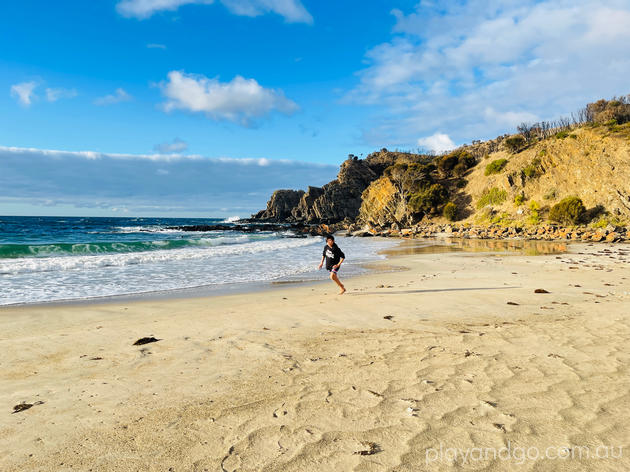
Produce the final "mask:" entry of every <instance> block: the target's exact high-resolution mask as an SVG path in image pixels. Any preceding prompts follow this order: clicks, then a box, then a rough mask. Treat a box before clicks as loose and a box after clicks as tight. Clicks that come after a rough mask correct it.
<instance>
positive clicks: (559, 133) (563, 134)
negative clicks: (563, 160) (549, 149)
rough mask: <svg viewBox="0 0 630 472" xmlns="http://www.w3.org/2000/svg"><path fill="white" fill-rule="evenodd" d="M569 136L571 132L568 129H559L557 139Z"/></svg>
mask: <svg viewBox="0 0 630 472" xmlns="http://www.w3.org/2000/svg"><path fill="white" fill-rule="evenodd" d="M568 136H569V132H568V131H559V132H557V133H556V138H557V139H564V138H567V137H568Z"/></svg>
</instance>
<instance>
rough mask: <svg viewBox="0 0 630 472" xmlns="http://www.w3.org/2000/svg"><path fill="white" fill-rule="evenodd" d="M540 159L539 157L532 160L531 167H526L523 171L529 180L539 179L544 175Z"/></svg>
mask: <svg viewBox="0 0 630 472" xmlns="http://www.w3.org/2000/svg"><path fill="white" fill-rule="evenodd" d="M540 164H541V162H540V159H538V158H537V157H536V158H534V159H533V160H532V162H531V163H529V165H526V166H525V167H523V168H522V169H521V173H522V174H523V175H524V176H525V177H527V178H528V179H533V178H535V177H539V176H540V175H541V174H542V168H541V167H540Z"/></svg>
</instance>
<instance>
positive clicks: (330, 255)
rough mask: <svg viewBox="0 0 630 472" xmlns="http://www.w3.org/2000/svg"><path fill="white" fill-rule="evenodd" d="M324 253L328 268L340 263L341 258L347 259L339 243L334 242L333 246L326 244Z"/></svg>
mask: <svg viewBox="0 0 630 472" xmlns="http://www.w3.org/2000/svg"><path fill="white" fill-rule="evenodd" d="M322 255H323V256H324V257H325V258H326V270H330V269H332V267H333V266H334V265H337V264H339V261H340V260H341V258H343V259H345V258H346V255H345V254H344V253H343V251H342V250H341V249H339V246H337V244H334V243H333V247H328V244H326V245H325V246H324V252H323V253H322Z"/></svg>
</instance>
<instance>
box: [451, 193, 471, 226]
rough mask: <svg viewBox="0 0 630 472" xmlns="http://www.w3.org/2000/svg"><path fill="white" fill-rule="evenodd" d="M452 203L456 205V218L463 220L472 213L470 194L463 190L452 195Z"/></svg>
mask: <svg viewBox="0 0 630 472" xmlns="http://www.w3.org/2000/svg"><path fill="white" fill-rule="evenodd" d="M453 203H454V204H455V205H456V206H457V219H458V220H464V219H466V218H468V217H469V216H471V215H472V214H473V209H472V206H471V204H472V195H469V194H467V193H465V192H463V191H460V192H457V193H456V194H455V195H454V196H453Z"/></svg>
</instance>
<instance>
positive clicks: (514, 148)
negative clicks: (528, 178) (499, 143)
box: [504, 134, 527, 154]
mask: <svg viewBox="0 0 630 472" xmlns="http://www.w3.org/2000/svg"><path fill="white" fill-rule="evenodd" d="M504 142H505V147H507V149H508V151H510V152H511V153H513V154H515V153H517V152H518V151H520V150H521V149H523V147H525V145H526V144H527V141H526V140H525V138H524V137H523V136H522V135H520V134H516V135H514V136H510V137H509V138H506V139H505V141H504Z"/></svg>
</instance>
